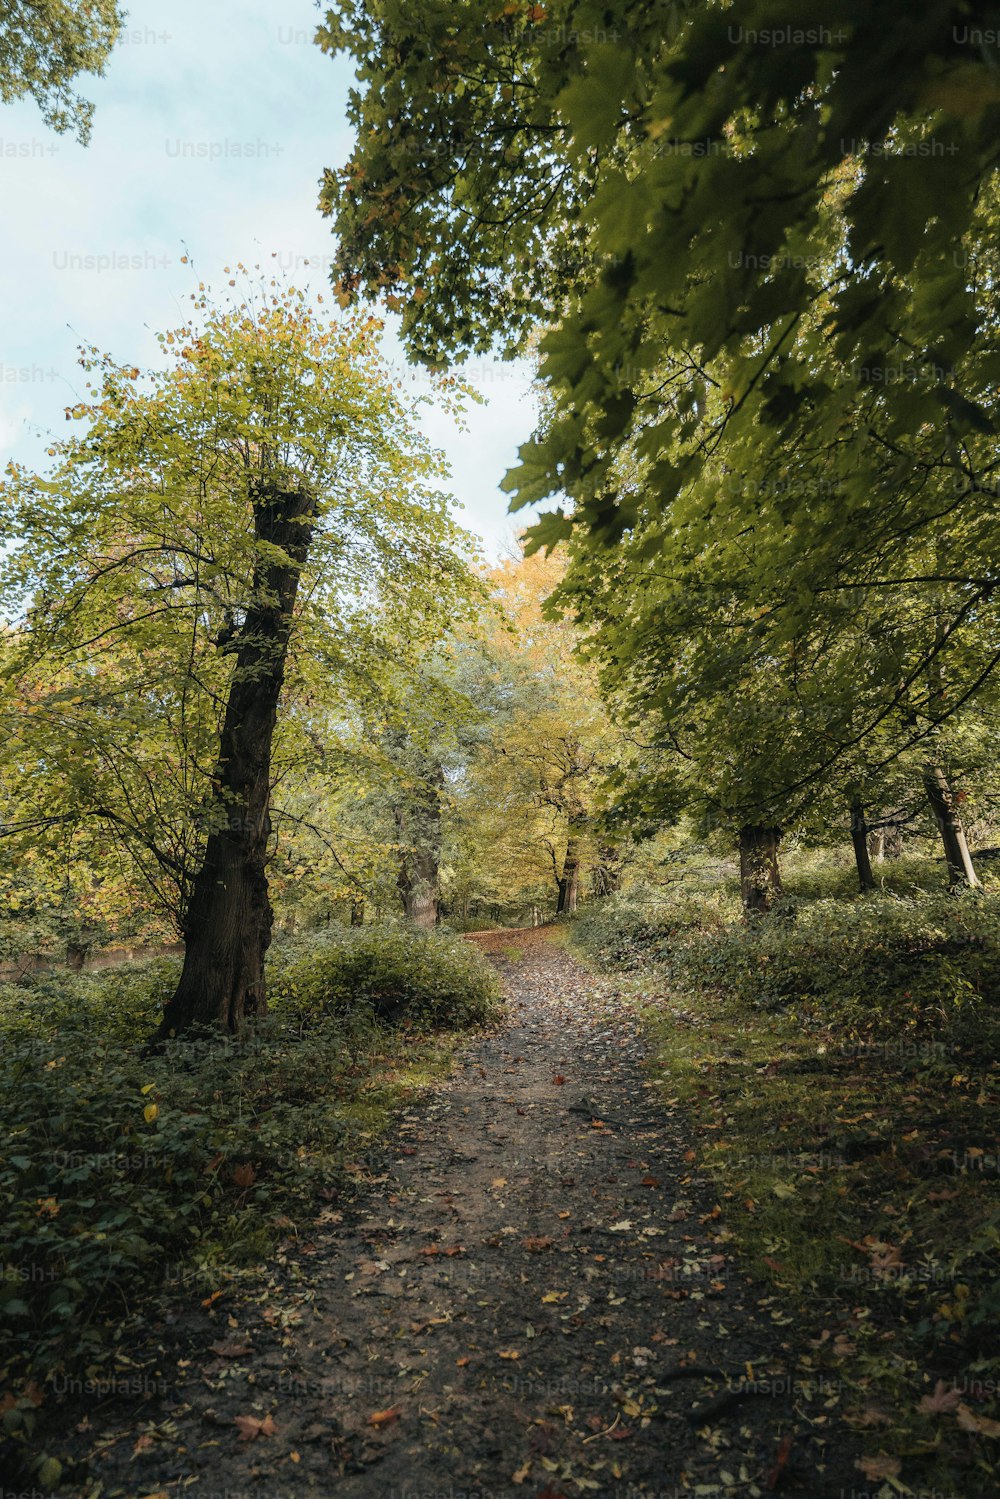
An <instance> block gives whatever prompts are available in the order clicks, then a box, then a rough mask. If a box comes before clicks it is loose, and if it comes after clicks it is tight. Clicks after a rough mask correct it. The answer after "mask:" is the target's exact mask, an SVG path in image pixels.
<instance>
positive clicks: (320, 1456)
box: [81, 932, 863, 1499]
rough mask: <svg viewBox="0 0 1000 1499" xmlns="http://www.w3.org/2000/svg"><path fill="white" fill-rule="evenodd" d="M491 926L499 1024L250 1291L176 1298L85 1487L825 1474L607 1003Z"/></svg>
mask: <svg viewBox="0 0 1000 1499" xmlns="http://www.w3.org/2000/svg"><path fill="white" fill-rule="evenodd" d="M511 944H516V946H517V947H518V949H519V951H520V954H521V956H520V957H519V958H518V959H517V960H516V961H515V960H513V959H511V958H510V957H509V956H508V957H504V956H503V955H502V953H500V954H496V955H495V956H494V961H496V962H497V963H498V966H499V967H500V968H501V970H502V972H503V974H504V977H505V982H506V987H507V992H508V995H509V999H510V1024H509V1027H508V1028H506V1029H504V1030H502V1031H500V1032H498V1033H497V1034H495V1035H491V1036H487V1037H479V1038H477V1039H475V1040H474V1041H473V1042H472V1043H471V1044H470V1046H469V1048H468V1050H467V1051H466V1052H465V1054H464V1055H463V1057H462V1059H461V1061H460V1063H459V1064H458V1066H457V1067H456V1070H455V1072H454V1075H453V1077H452V1078H451V1080H450V1082H449V1083H448V1084H447V1085H446V1086H445V1087H444V1088H443V1089H442V1090H441V1091H440V1092H438V1093H436V1094H435V1095H433V1096H432V1097H430V1098H429V1099H427V1100H425V1101H424V1102H423V1103H421V1104H420V1105H419V1106H417V1107H415V1108H414V1109H412V1110H411V1111H410V1112H408V1113H407V1114H406V1115H404V1117H403V1118H402V1119H401V1120H400V1123H399V1126H398V1129H397V1132H396V1135H395V1137H394V1138H393V1139H392V1140H391V1141H390V1142H389V1145H388V1147H387V1149H386V1151H385V1153H384V1164H383V1165H382V1166H381V1168H380V1169H379V1170H378V1171H377V1172H376V1173H375V1174H374V1175H373V1177H372V1179H371V1181H370V1182H369V1184H368V1185H367V1186H366V1187H365V1188H364V1189H363V1190H362V1192H361V1195H360V1197H359V1198H358V1200H357V1201H356V1202H354V1203H353V1204H351V1206H350V1207H349V1208H347V1209H345V1210H344V1212H343V1214H341V1213H339V1212H334V1211H329V1210H328V1211H326V1212H325V1213H323V1214H322V1215H321V1217H320V1220H319V1221H318V1222H317V1224H316V1227H315V1233H314V1235H313V1238H312V1240H311V1242H309V1243H301V1242H300V1243H299V1245H298V1246H297V1248H295V1249H294V1250H292V1249H289V1250H288V1252H287V1254H286V1255H285V1256H283V1257H282V1258H281V1259H280V1260H279V1262H278V1263H276V1264H275V1266H274V1267H273V1271H272V1274H271V1275H270V1277H269V1279H268V1281H267V1283H266V1284H262V1285H260V1286H259V1287H257V1289H256V1293H255V1294H251V1293H250V1292H249V1291H248V1292H247V1293H246V1294H245V1295H244V1293H240V1297H237V1296H236V1295H228V1296H226V1297H223V1298H221V1299H220V1300H219V1302H218V1303H216V1305H215V1306H213V1307H212V1308H211V1309H210V1310H206V1311H200V1310H199V1311H198V1312H196V1313H192V1314H186V1315H184V1316H182V1318H181V1322H182V1323H183V1326H180V1325H179V1326H177V1327H176V1328H175V1329H174V1330H173V1332H169V1331H168V1333H167V1337H166V1339H165V1340H162V1342H161V1346H162V1348H163V1352H162V1353H161V1355H160V1363H159V1365H158V1366H157V1368H156V1376H157V1377H156V1382H155V1386H152V1385H147V1386H146V1387H145V1388H147V1389H149V1390H150V1391H151V1398H149V1399H147V1400H146V1401H145V1402H143V1403H142V1404H141V1405H138V1406H137V1405H135V1404H134V1403H131V1404H129V1405H128V1406H127V1407H126V1406H125V1405H118V1404H116V1403H111V1404H105V1405H104V1407H103V1408H102V1414H101V1415H100V1417H98V1416H97V1415H96V1414H95V1417H94V1420H93V1423H92V1425H91V1429H90V1432H89V1433H88V1444H92V1443H94V1442H95V1441H96V1442H97V1443H100V1442H101V1441H103V1440H104V1438H105V1437H106V1438H109V1440H108V1441H107V1444H106V1445H105V1446H104V1450H103V1453H102V1454H101V1455H100V1456H99V1458H97V1459H96V1461H95V1460H94V1459H92V1460H91V1463H90V1473H91V1474H92V1475H93V1476H94V1477H96V1478H98V1479H99V1480H100V1481H101V1482H102V1483H103V1485H104V1487H103V1489H102V1491H101V1492H102V1494H103V1495H105V1496H108V1499H110V1496H112V1495H127V1496H129V1499H137V1496H145V1495H157V1494H163V1495H169V1496H170V1499H174V1496H179V1495H186V1494H193V1495H197V1496H199V1499H209V1496H217V1499H222V1496H225V1499H303V1496H307V1495H309V1496H312V1495H330V1494H336V1495H338V1496H340V1495H343V1496H345V1499H348V1496H362V1495H364V1496H373V1499H374V1496H378V1499H427V1496H430V1495H433V1496H435V1499H463V1496H476V1499H499V1496H503V1499H521V1496H525V1499H541V1496H543V1495H544V1496H546V1499H554V1496H559V1495H565V1496H567V1499H575V1496H577V1495H587V1494H595V1495H598V1496H604V1495H608V1496H614V1499H639V1496H640V1495H650V1496H652V1495H655V1496H657V1499H667V1496H670V1499H673V1496H678V1499H679V1496H680V1495H682V1494H691V1493H694V1494H700V1495H723V1494H730V1495H756V1494H760V1493H767V1492H769V1491H771V1489H773V1488H775V1487H776V1488H777V1490H778V1491H779V1492H781V1493H787V1494H808V1495H810V1496H812V1499H819V1496H824V1495H831V1496H833V1495H837V1496H839V1495H841V1494H842V1493H847V1494H850V1493H851V1492H852V1490H853V1482H852V1476H851V1475H852V1472H853V1469H852V1464H851V1462H850V1461H849V1454H847V1453H845V1452H843V1451H838V1453H837V1456H836V1461H835V1462H831V1461H830V1460H829V1459H828V1456H827V1454H826V1452H825V1441H826V1437H825V1435H824V1433H825V1432H826V1430H827V1425H826V1423H827V1420H828V1416H827V1415H826V1414H825V1408H826V1405H827V1400H828V1395H827V1394H826V1393H825V1392H824V1391H823V1389H822V1388H812V1387H810V1385H809V1383H808V1381H804V1380H803V1375H802V1371H803V1364H802V1361H801V1360H802V1357H803V1352H802V1349H801V1347H794V1346H793V1344H794V1331H795V1330H794V1328H792V1327H791V1326H790V1325H789V1324H790V1321H791V1319H790V1318H788V1317H787V1316H786V1315H785V1314H784V1312H783V1310H782V1307H781V1304H780V1302H779V1301H778V1300H777V1299H776V1298H774V1297H772V1296H768V1295H767V1294H766V1293H764V1292H762V1291H761V1289H760V1288H759V1287H754V1286H753V1285H752V1284H750V1282H749V1281H748V1280H747V1279H746V1277H745V1275H743V1274H742V1273H741V1271H740V1267H739V1266H738V1264H735V1263H734V1262H733V1260H732V1259H731V1258H730V1256H729V1254H728V1244H727V1237H726V1234H725V1232H724V1230H723V1229H722V1227H721V1224H722V1222H723V1221H724V1220H723V1219H722V1217H721V1215H720V1211H719V1205H718V1204H717V1202H716V1199H715V1197H714V1195H713V1193H712V1189H711V1188H709V1187H708V1186H707V1185H706V1184H705V1183H703V1182H701V1181H699V1180H698V1179H697V1177H694V1176H692V1174H691V1170H692V1168H691V1166H690V1165H689V1160H690V1158H691V1156H690V1153H689V1141H688V1140H686V1139H685V1136H684V1133H683V1126H682V1121H680V1120H677V1119H674V1118H673V1117H672V1116H671V1115H670V1114H669V1113H665V1112H664V1111H663V1109H662V1107H660V1106H659V1104H658V1103H657V1101H656V1098H655V1096H654V1094H653V1093H652V1092H651V1091H650V1088H649V1085H648V1083H647V1082H646V1081H645V1079H644V1076H643V1074H642V1071H641V1058H640V1043H639V1041H638V1038H637V1035H636V1028H635V1023H634V1020H633V1019H632V1018H631V1017H630V1016H629V1014H628V1012H627V1011H626V1010H624V1008H622V1007H620V1006H618V1005H617V1004H616V1002H615V997H614V994H613V991H612V989H611V987H610V986H608V985H600V984H596V983H595V982H594V980H593V979H592V978H590V977H589V976H588V975H586V974H585V973H584V972H583V970H582V969H580V968H579V967H578V966H577V965H576V964H575V963H574V962H573V961H572V959H571V958H569V957H568V956H567V955H566V954H565V953H564V952H563V951H562V950H561V949H560V948H558V947H557V946H555V945H553V944H551V943H549V942H547V941H545V940H544V939H543V937H542V936H540V935H539V934H533V933H531V932H526V933H521V934H518V935H517V936H516V937H515V936H512V935H511V934H508V933H505V934H504V936H503V939H502V942H501V943H497V942H494V943H493V944H492V945H493V946H494V947H497V946H501V947H507V948H509V946H510V945H511ZM484 945H485V946H487V947H488V946H490V945H491V944H490V943H489V941H487V942H486V943H485V944H484ZM241 1298H242V1299H241ZM168 1344H169V1345H170V1346H172V1347H173V1350H174V1351H173V1353H171V1352H170V1347H168ZM178 1347H183V1348H184V1349H185V1350H187V1351H186V1356H185V1358H184V1359H183V1360H182V1366H181V1367H178V1360H177V1357H176V1352H177V1348H178ZM806 1356H808V1350H806ZM703 1370H706V1371H708V1372H707V1373H700V1372H696V1371H703ZM748 1376H749V1378H750V1379H751V1381H752V1383H751V1384H750V1385H749V1386H744V1387H743V1388H739V1382H740V1381H741V1380H745V1379H746V1378H747V1377H748ZM236 1417H240V1418H244V1417H248V1418H251V1420H250V1422H249V1423H245V1429H246V1430H247V1432H248V1433H250V1434H252V1433H253V1431H254V1430H255V1426H254V1422H257V1423H260V1422H264V1427H263V1430H261V1431H260V1432H259V1434H258V1435H257V1436H255V1437H252V1439H250V1440H241V1434H240V1430H239V1429H238V1427H237V1425H236V1424H235V1418H236ZM272 1423H273V1426H274V1428H276V1430H275V1431H274V1432H273V1433H271V1434H269V1433H270V1427H271V1424H272ZM126 1431H127V1435H126ZM116 1433H118V1435H117V1436H116ZM789 1438H791V1439H792V1440H791V1443H789ZM854 1479H855V1480H856V1479H857V1475H854ZM862 1487H863V1483H862ZM82 1491H84V1490H83V1489H82V1487H81V1492H82Z"/></svg>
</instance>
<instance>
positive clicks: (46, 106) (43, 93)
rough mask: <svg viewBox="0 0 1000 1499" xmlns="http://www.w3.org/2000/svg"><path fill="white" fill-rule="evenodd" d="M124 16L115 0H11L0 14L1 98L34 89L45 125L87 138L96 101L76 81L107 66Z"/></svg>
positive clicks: (7, 100) (19, 95) (17, 96)
mask: <svg viewBox="0 0 1000 1499" xmlns="http://www.w3.org/2000/svg"><path fill="white" fill-rule="evenodd" d="M123 21H124V16H123V14H122V12H121V11H120V10H119V9H118V5H117V4H116V0H10V3H9V4H7V5H5V6H4V11H3V16H2V18H0V99H2V100H3V102H4V103H5V104H9V103H10V102H11V100H12V99H20V98H23V97H24V96H25V95H30V97H31V98H33V99H34V100H35V102H36V103H37V104H38V106H39V108H40V109H41V111H42V114H43V116H44V118H45V122H46V124H47V125H51V127H52V129H53V130H58V131H61V132H64V131H72V132H73V134H74V135H75V136H76V138H77V140H79V141H80V142H82V143H84V144H85V143H86V142H87V140H89V138H90V126H91V120H92V118H93V114H94V106H93V104H91V103H89V102H88V101H87V100H86V99H83V98H81V96H80V95H79V94H76V93H74V92H73V84H74V83H75V81H76V79H77V76H78V75H79V74H80V73H96V74H98V75H100V74H102V73H103V72H104V64H105V62H106V61H107V59H108V56H109V55H110V52H111V49H112V47H113V46H114V44H115V42H116V41H117V40H118V35H119V32H120V31H121V28H122V23H123Z"/></svg>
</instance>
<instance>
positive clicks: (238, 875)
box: [152, 485, 314, 1043]
mask: <svg viewBox="0 0 1000 1499" xmlns="http://www.w3.org/2000/svg"><path fill="white" fill-rule="evenodd" d="M252 499H253V506H254V528H255V532H256V536H257V540H258V541H259V542H264V543H266V544H267V545H268V546H269V547H278V548H280V550H281V551H282V552H283V553H285V554H286V556H287V559H288V560H287V561H281V560H278V559H277V558H276V557H275V556H274V555H273V554H269V555H267V556H260V557H259V559H258V561H257V564H256V566H255V568H254V576H253V584H252V588H251V594H250V603H249V605H248V607H247V610H246V616H245V618H244V620H243V622H242V624H240V625H239V626H238V627H237V628H236V629H235V630H234V631H233V633H232V637H231V638H232V640H233V641H234V642H235V644H233V645H231V646H230V647H229V648H230V649H231V650H233V651H234V652H235V655H236V666H235V669H234V672H233V677H232V681H231V683H230V687H229V698H228V701H227V703H226V714H225V719H224V721H223V726H222V736H221V739H220V744H219V756H218V760H217V762H216V767H215V772H214V775H213V778H212V792H213V807H212V813H213V815H212V822H213V823H214V824H215V826H214V828H213V831H212V832H210V833H209V836H208V842H207V845H206V848H205V858H204V862H203V864H202V866H201V868H200V869H199V871H198V873H197V875H196V876H195V880H194V885H193V888H192V892H191V899H190V902H189V904H188V908H187V912H186V915H185V920H184V940H185V950H184V966H183V968H182V970H181V976H180V981H179V983H178V985H177V989H176V992H175V993H174V995H173V997H172V998H171V999H170V1000H169V1001H168V1003H167V1006H166V1008H165V1010H164V1012H163V1019H162V1021H161V1023H160V1026H159V1028H158V1030H157V1031H156V1033H155V1035H154V1036H153V1038H152V1039H153V1042H154V1043H157V1042H160V1041H163V1040H166V1038H167V1037H169V1036H171V1035H180V1034H182V1033H183V1032H185V1031H187V1030H190V1029H192V1028H194V1027H201V1026H210V1027H214V1028H217V1029H220V1030H222V1031H226V1032H229V1033H231V1034H238V1033H239V1032H240V1031H242V1029H243V1027H244V1023H245V1021H246V1019H247V1018H249V1017H252V1016H255V1015H262V1014H263V1013H264V1009H265V993H264V955H265V953H266V952H267V949H268V947H269V946H270V942H271V923H272V919H273V913H272V910H271V902H270V900H269V899H268V892H267V875H266V873H265V856H266V852H267V843H268V838H269V836H270V832H271V819H270V815H269V814H270V796H271V742H272V739H273V737H274V726H275V722H276V720H277V713H278V699H279V697H280V695H281V688H282V683H283V681H284V675H285V660H286V657H287V654H288V638H289V633H290V631H291V625H292V612H293V609H294V606H295V595H296V592H297V590H298V585H299V575H300V572H301V568H302V564H303V563H304V561H305V559H306V555H307V553H308V550H309V543H310V540H311V538H312V518H313V507H314V500H313V497H312V496H311V495H310V494H309V493H308V492H305V491H297V492H289V491H285V490H281V489H278V488H276V487H270V486H264V485H261V487H260V489H259V490H258V492H257V493H256V494H254V495H253V496H252Z"/></svg>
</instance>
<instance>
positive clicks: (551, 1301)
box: [542, 1291, 569, 1306]
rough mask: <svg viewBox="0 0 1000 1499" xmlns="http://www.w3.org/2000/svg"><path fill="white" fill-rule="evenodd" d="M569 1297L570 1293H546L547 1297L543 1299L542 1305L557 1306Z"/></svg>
mask: <svg viewBox="0 0 1000 1499" xmlns="http://www.w3.org/2000/svg"><path fill="white" fill-rule="evenodd" d="M568 1295H569V1292H568V1291H546V1293H545V1295H544V1296H543V1297H542V1305H543V1306H555V1305H557V1304H558V1303H559V1302H560V1301H565V1300H566V1297H567V1296H568Z"/></svg>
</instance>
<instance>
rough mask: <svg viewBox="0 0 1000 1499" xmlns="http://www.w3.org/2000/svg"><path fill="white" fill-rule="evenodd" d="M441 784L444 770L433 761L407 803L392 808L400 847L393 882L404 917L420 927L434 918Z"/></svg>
mask: <svg viewBox="0 0 1000 1499" xmlns="http://www.w3.org/2000/svg"><path fill="white" fill-rule="evenodd" d="M443 787H444V771H443V769H442V767H441V766H440V765H435V766H433V767H432V768H431V769H430V770H429V771H428V773H427V774H426V775H425V776H423V777H422V778H421V780H420V784H419V788H418V790H417V792H416V793H415V795H414V796H413V797H411V798H410V800H409V802H408V804H407V805H405V806H398V807H396V809H395V816H396V828H397V831H398V834H399V842H400V845H401V848H402V853H401V856H400V865H399V876H398V878H397V880H396V884H397V887H398V889H399V895H400V899H401V900H402V902H403V912H404V914H405V916H406V918H407V920H408V921H412V922H413V923H414V925H415V926H420V927H432V926H435V925H436V924H437V918H438V875H439V869H440V862H441V793H442V789H443Z"/></svg>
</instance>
